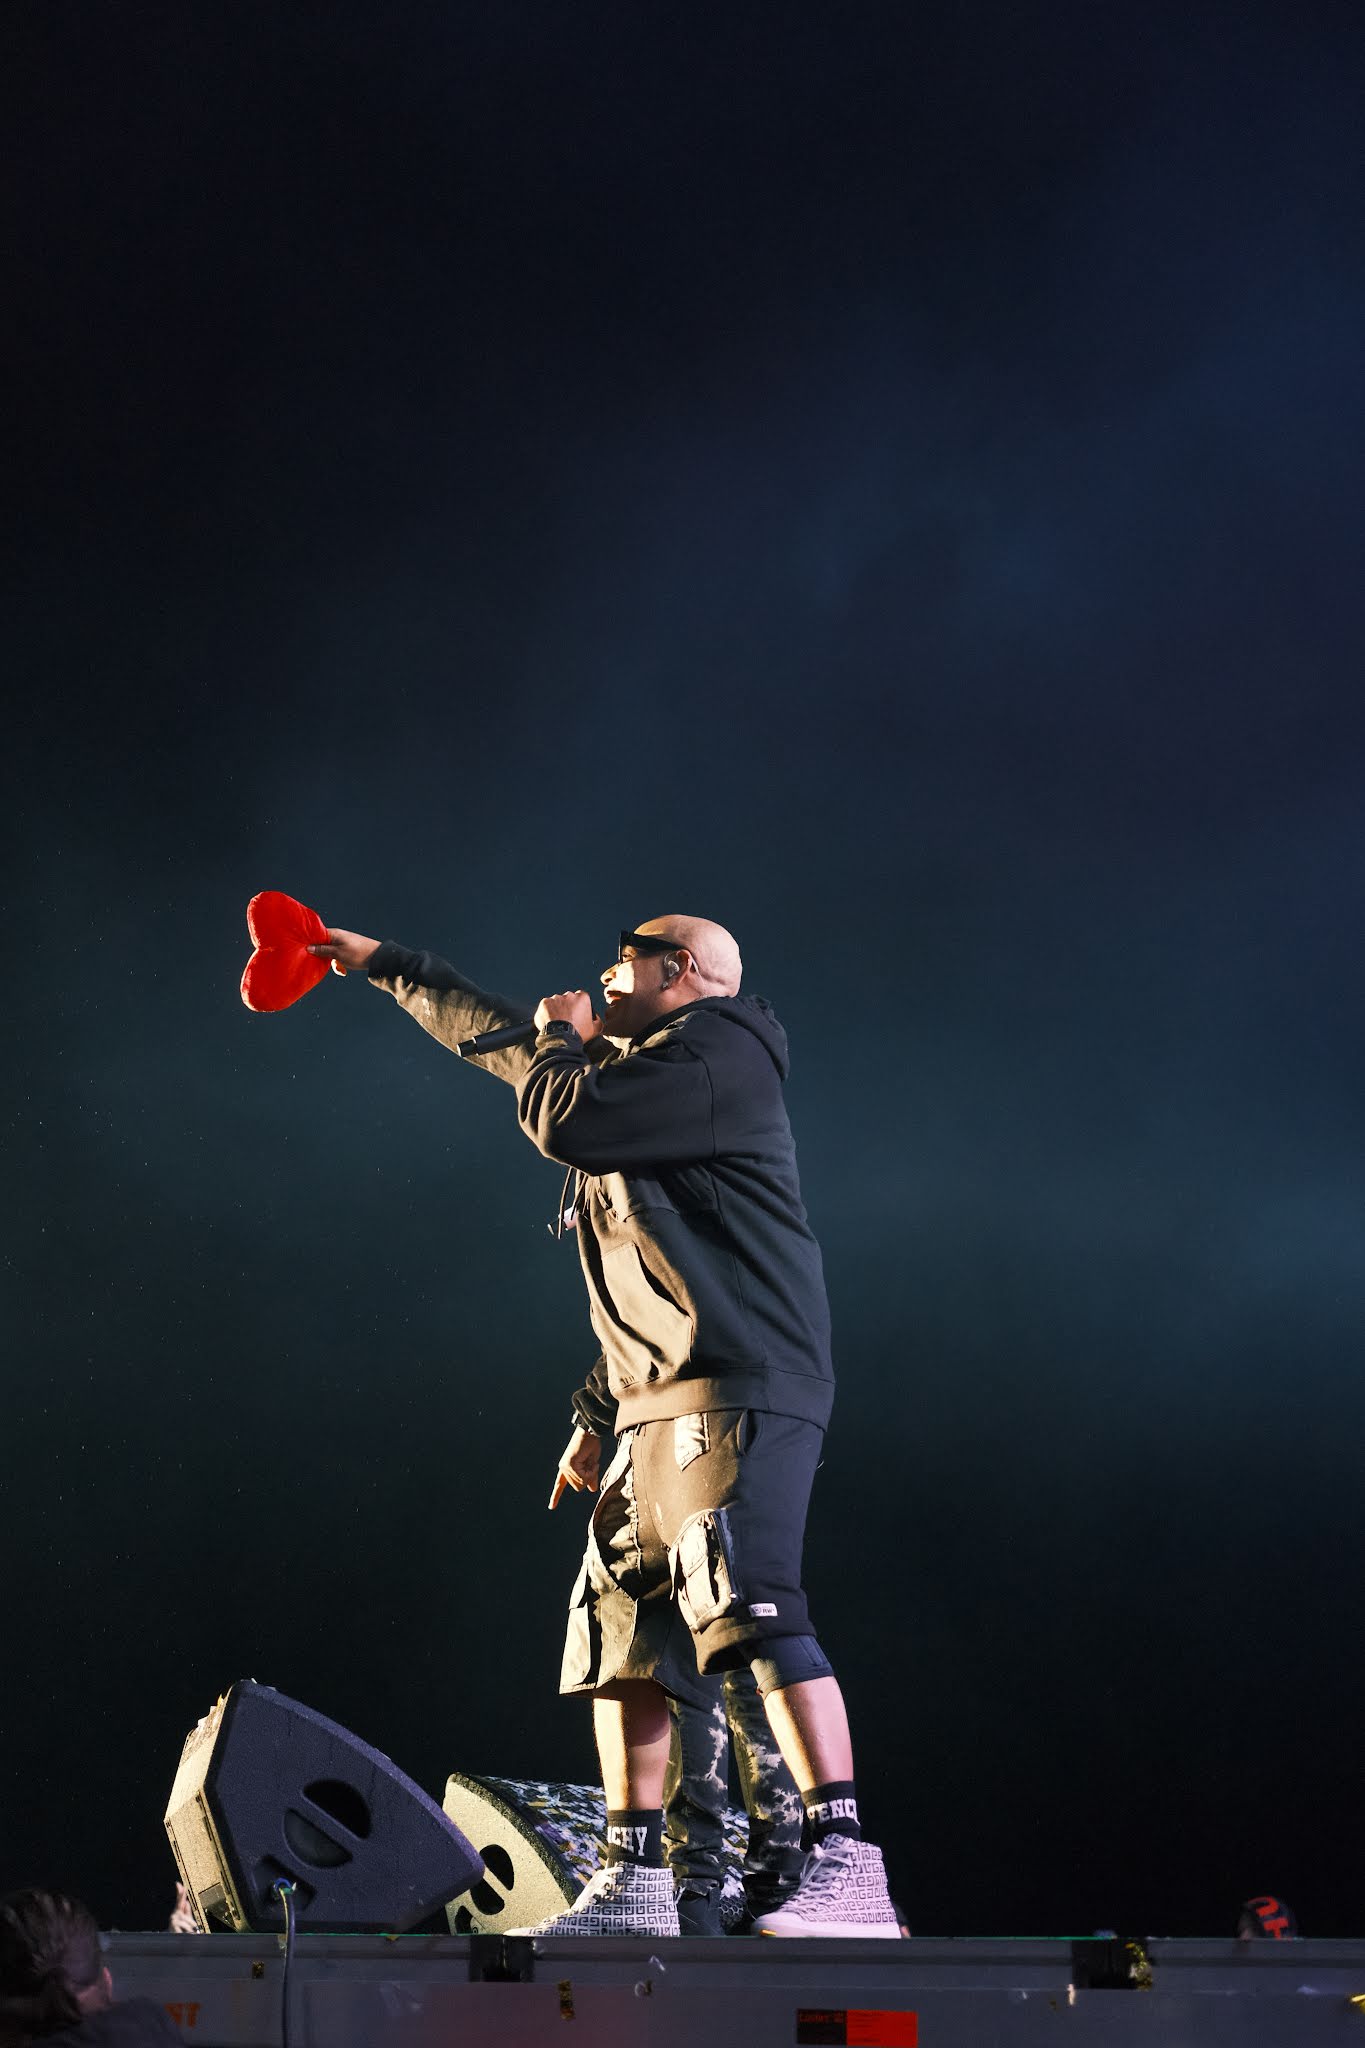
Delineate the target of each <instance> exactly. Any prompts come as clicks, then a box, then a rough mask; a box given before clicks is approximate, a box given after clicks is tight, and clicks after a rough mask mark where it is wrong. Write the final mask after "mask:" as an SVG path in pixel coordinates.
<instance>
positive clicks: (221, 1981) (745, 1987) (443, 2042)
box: [107, 1934, 1365, 2048]
mask: <svg viewBox="0 0 1365 2048" xmlns="http://www.w3.org/2000/svg"><path fill="white" fill-rule="evenodd" d="M282 1946H283V1945H282V1943H281V1941H280V1939H279V1938H278V1937H277V1936H274V1935H253V1934H240V1935H239V1934H211V1935H171V1934H113V1935H111V1936H109V1954H108V1958H107V1959H108V1962H109V1965H110V1968H111V1970H112V1972H113V1975H114V1983H115V1992H116V1995H117V1996H118V1997H121V1998H131V1997H135V1996H140V1997H149V1998H153V1999H155V2000H156V2001H157V2002H158V2003H159V2004H161V2005H164V2006H165V2007H166V2008H167V2010H168V2011H169V2012H170V2014H171V2017H172V2018H173V2019H174V2020H175V2021H176V2023H177V2025H178V2026H179V2027H180V2030H181V2032H182V2034H183V2036H184V2038H185V2040H186V2041H187V2042H189V2043H193V2044H196V2048H276V2044H278V2043H279V2042H280V2040H281V2019H282V2011H281V1992H282V1988H283V1985H282V1978H283V1966H284V1963H283V1954H282ZM500 1962H501V1963H504V1964H505V1963H509V1962H510V1963H511V1964H512V1966H513V1967H516V1968H525V1967H527V1966H529V1967H530V1968H531V1970H532V1972H533V1975H532V1976H531V1978H530V1979H529V1980H522V1981H516V1980H514V1979H510V1978H509V1979H502V1980H499V1979H492V1980H490V1979H488V1978H485V1977H484V1976H483V1975H482V1974H481V1973H482V1971H483V1970H484V1969H485V1968H486V1967H488V1966H489V1965H490V1964H491V1965H492V1966H493V1967H497V1966H498V1965H499V1963H500ZM1134 1970H1135V1972H1136V1975H1135V1976H1134V1975H1133V1972H1134ZM472 1972H473V1973H479V1974H471V1973H472ZM1120 1984H1121V1986H1122V1988H1118V1986H1119V1985H1120ZM1097 1985H1098V1986H1101V1987H1103V1988H1093V1987H1096V1986H1097ZM289 1998H290V2034H289V2038H290V2048H400V2044H401V2048H457V2044H468V2048H541V2044H545V2043H555V2044H557V2048H574V2043H575V2042H576V2041H577V2042H581V2043H582V2048H821V2044H834V2048H996V2044H999V2048H1014V2044H1016V2043H1017V2044H1020V2048H1031V2044H1034V2043H1042V2042H1045V2041H1046V2042H1053V2043H1063V2044H1065V2043H1073V2042H1074V2043H1076V2044H1078V2048H1080V2044H1088V2043H1091V2042H1114V2043H1130V2044H1139V2043H1147V2042H1152V2043H1160V2044H1162V2048H1186V2044H1189V2048H1219V2044H1222V2043H1225V2042H1226V2043H1233V2042H1236V2043H1248V2044H1250V2043H1255V2044H1256V2048H1281V2044H1285V2048H1289V2044H1298V2043H1313V2042H1316V2041H1319V2040H1321V2041H1324V2042H1325V2041H1328V2040H1335V2041H1348V2042H1349V2041H1350V2040H1352V2039H1354V2038H1357V2030H1358V2038H1359V2040H1360V2043H1361V2048H1365V1939H1362V1940H1360V1941H1295V1942H1269V1941H1257V1942H1237V1941H1231V1940H1226V1941H1188V1940H1172V1939H1165V1938H1161V1939H1158V1938H1152V1939H1143V1940H1142V1941H1141V1942H1140V1943H1138V1944H1125V1943H1123V1942H1120V1941H1118V1940H1116V1939H1115V1940H1104V1939H1101V1938H1097V1937H1077V1938H1074V1939H1073V1938H1070V1937H1066V1938H1042V1937H1039V1938H1037V1939H1017V1940H996V1939H987V1938H972V1937H958V1938H946V1937H927V1938H925V1937H916V1938H913V1939H911V1940H908V1941H896V1942H888V1941H775V1940H762V1939H757V1940H734V1939H730V1940H724V1941H702V1940H671V1941H661V1942H647V1941H635V1940H610V1939H597V1940H574V1941H570V1940H546V1941H541V1942H537V1943H535V1944H534V1946H533V1948H532V1949H531V1950H529V1951H528V1950H527V1949H526V1948H524V1947H521V1946H520V1945H512V1946H511V1947H510V1948H509V1950H507V1951H500V1950H499V1948H498V1945H497V1943H496V1941H495V1939H493V1938H491V1937H487V1936H485V1937H482V1938H480V1937H470V1936H468V1935H463V1936H451V1935H401V1936H383V1935H323V1934H309V1935H301V1936H300V1937H299V1939H298V1942H297V1944H296V1947H295V1952H294V1960H293V1965H292V1968H291V1972H290V1985H289Z"/></svg>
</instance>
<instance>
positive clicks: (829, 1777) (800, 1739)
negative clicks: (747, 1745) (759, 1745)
mask: <svg viewBox="0 0 1365 2048" xmlns="http://www.w3.org/2000/svg"><path fill="white" fill-rule="evenodd" d="M763 1704H764V1706H765V1707H766V1708H767V1711H768V1721H769V1725H770V1726H771V1728H772V1731H773V1734H774V1735H775V1737H776V1738H777V1746H778V1748H779V1749H780V1750H781V1752H782V1758H783V1761H784V1763H785V1764H786V1766H787V1769H788V1770H789V1771H790V1772H791V1774H792V1776H793V1777H794V1778H795V1780H796V1782H797V1784H798V1785H800V1786H802V1787H803V1788H804V1789H805V1790H807V1791H809V1790H810V1788H811V1786H813V1785H829V1784H834V1783H836V1782H837V1783H842V1782H845V1781H847V1780H851V1779H852V1776H853V1743H852V1740H851V1738H850V1736H849V1732H848V1714H847V1712H846V1711H845V1708H844V1696H843V1694H842V1693H841V1692H840V1690H839V1681H838V1679H837V1678H833V1677H830V1678H808V1679H806V1680H805V1681H804V1682H803V1683H801V1684H799V1685H784V1686H783V1687H782V1688H781V1689H780V1690H779V1691H774V1692H770V1693H769V1694H768V1695H767V1697H766V1698H765V1700H764V1702H763Z"/></svg>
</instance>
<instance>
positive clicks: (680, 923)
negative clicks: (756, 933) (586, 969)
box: [602, 911, 743, 1038]
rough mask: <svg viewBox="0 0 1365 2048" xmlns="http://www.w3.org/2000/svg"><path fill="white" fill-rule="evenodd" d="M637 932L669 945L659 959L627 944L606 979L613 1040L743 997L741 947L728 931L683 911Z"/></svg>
mask: <svg viewBox="0 0 1365 2048" xmlns="http://www.w3.org/2000/svg"><path fill="white" fill-rule="evenodd" d="M634 929H635V930H636V931H637V932H638V933H639V935H640V937H641V938H642V939H645V938H657V939H665V940H667V942H668V944H667V948H666V949H663V950H660V951H659V952H657V953H656V952H654V951H653V949H652V948H641V947H639V946H632V945H629V944H627V945H626V946H625V947H624V949H623V952H622V957H621V958H620V959H619V960H616V961H613V962H612V965H611V966H610V967H609V968H608V969H607V970H606V973H605V974H604V975H603V976H602V987H603V989H604V990H605V992H606V999H607V1022H606V1025H605V1027H604V1028H605V1030H606V1033H607V1036H608V1037H609V1038H633V1037H634V1036H635V1034H636V1033H637V1032H639V1031H643V1030H645V1029H646V1028H647V1027H648V1026H650V1025H652V1024H654V1023H655V1022H656V1021H657V1020H658V1019H659V1018H660V1017H662V1016H664V1015H666V1014H667V1012H668V1011H670V1010H680V1009H682V1008H683V1007H684V1006H685V1005H686V1004H688V1003H699V1002H700V1001H701V1000H702V998H703V997H704V996H736V995H738V994H739V978H740V975H741V973H742V971H743V968H742V964H741V961H740V957H739V947H738V946H737V945H736V944H735V942H734V940H733V939H732V938H731V936H730V934H729V932H727V931H726V929H725V927H724V925H722V924H712V922H711V920H710V918H709V917H684V916H683V915H682V913H681V912H680V911H679V912H675V913H674V914H673V915H672V916H670V917H652V918H651V919H650V920H649V923H648V924H641V925H636V926H635V928H634ZM675 949H676V950H675Z"/></svg>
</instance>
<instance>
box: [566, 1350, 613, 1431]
mask: <svg viewBox="0 0 1365 2048" xmlns="http://www.w3.org/2000/svg"><path fill="white" fill-rule="evenodd" d="M573 1412H574V1414H575V1415H576V1416H577V1417H578V1420H579V1422H580V1424H581V1425H582V1427H583V1428H584V1429H590V1430H591V1431H592V1433H593V1435H594V1436H615V1434H616V1396H615V1395H614V1394H613V1393H612V1391H611V1388H610V1387H609V1386H608V1385H607V1361H606V1359H605V1358H599V1359H598V1361H597V1363H596V1365H595V1366H594V1367H593V1369H592V1371H591V1372H590V1373H589V1374H588V1377H587V1379H586V1380H585V1381H584V1383H583V1385H582V1386H581V1387H580V1388H579V1390H578V1392H577V1393H576V1394H575V1395H574V1397H573Z"/></svg>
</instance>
